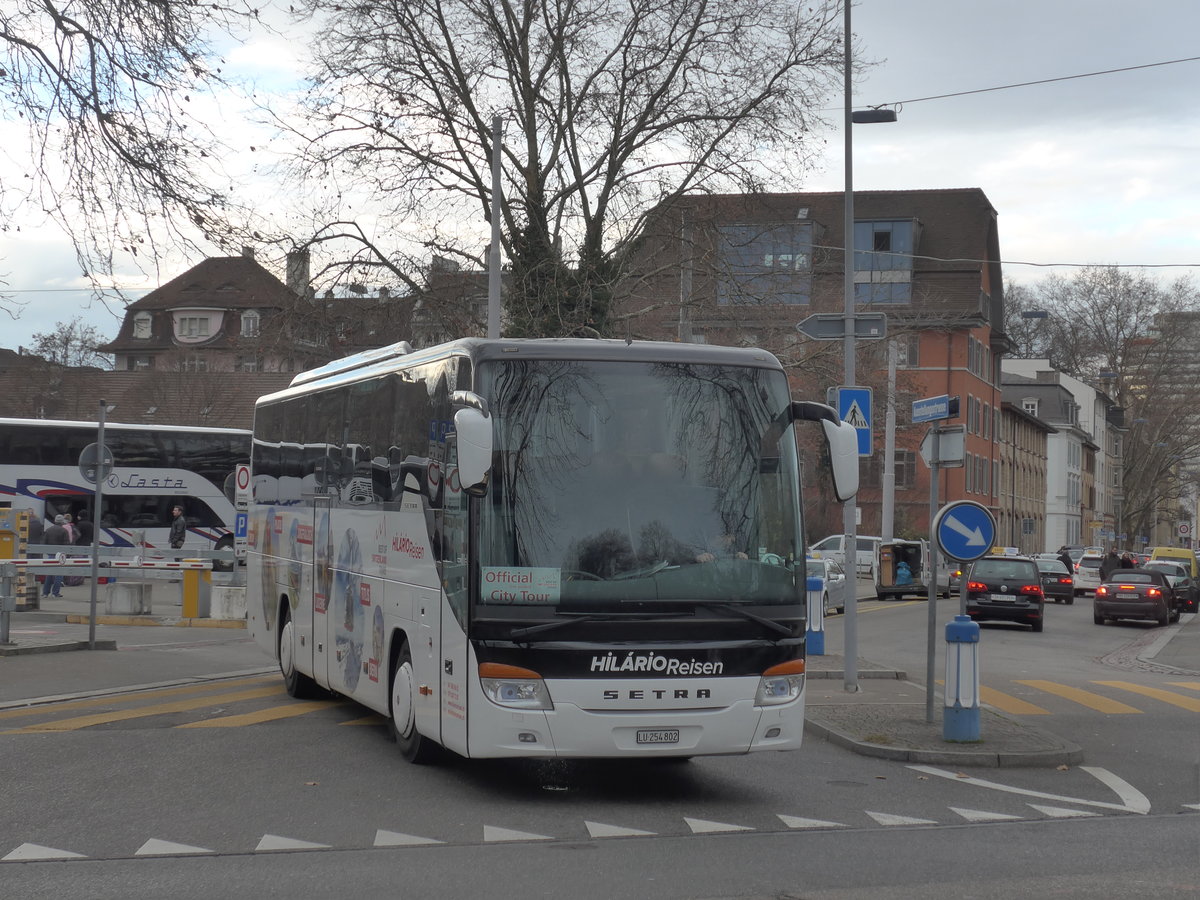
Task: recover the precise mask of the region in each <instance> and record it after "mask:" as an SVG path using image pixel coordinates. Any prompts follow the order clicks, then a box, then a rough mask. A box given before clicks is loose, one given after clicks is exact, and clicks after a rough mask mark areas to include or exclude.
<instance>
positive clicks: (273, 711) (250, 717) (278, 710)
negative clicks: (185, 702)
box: [175, 700, 342, 728]
mask: <svg viewBox="0 0 1200 900" xmlns="http://www.w3.org/2000/svg"><path fill="white" fill-rule="evenodd" d="M341 705H342V704H341V703H336V704H331V703H330V702H329V701H328V700H313V701H310V702H308V703H290V704H288V705H287V706H272V707H270V708H268V709H260V710H258V711H257V712H248V713H242V714H241V715H237V716H220V717H218V718H215V719H205V720H204V721H202V722H187V723H186V724H183V725H176V726H175V727H176V728H241V727H242V726H244V725H258V724H259V723H260V722H274V721H277V720H278V719H291V718H294V717H295V716H304V715H308V714H309V713H310V712H316V711H317V710H318V709H328V708H330V706H341Z"/></svg>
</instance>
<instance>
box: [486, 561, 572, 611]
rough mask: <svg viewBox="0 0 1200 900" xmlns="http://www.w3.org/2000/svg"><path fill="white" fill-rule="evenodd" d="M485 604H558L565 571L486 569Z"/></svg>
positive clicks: (547, 568)
mask: <svg viewBox="0 0 1200 900" xmlns="http://www.w3.org/2000/svg"><path fill="white" fill-rule="evenodd" d="M480 577H481V578H482V580H483V598H484V602H485V603H557V602H558V601H559V598H560V597H561V596H562V570H560V569H554V568H550V567H549V566H484V567H483V569H482V570H481V572H480Z"/></svg>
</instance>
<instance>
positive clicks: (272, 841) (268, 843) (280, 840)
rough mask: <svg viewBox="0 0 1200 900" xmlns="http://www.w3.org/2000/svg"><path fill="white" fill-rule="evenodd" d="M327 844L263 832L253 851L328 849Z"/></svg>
mask: <svg viewBox="0 0 1200 900" xmlns="http://www.w3.org/2000/svg"><path fill="white" fill-rule="evenodd" d="M328 849H329V845H328V844H313V843H310V842H309V841H298V840H296V839H295V838H289V837H280V836H279V835H277V834H264V835H263V836H262V840H261V841H259V842H258V846H257V847H255V848H254V850H255V852H256V853H257V852H261V851H264V850H328Z"/></svg>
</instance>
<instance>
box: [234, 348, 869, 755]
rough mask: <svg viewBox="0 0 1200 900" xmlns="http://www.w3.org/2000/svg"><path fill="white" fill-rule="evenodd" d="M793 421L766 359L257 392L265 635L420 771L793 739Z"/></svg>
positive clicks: (445, 370)
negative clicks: (443, 754)
mask: <svg viewBox="0 0 1200 900" xmlns="http://www.w3.org/2000/svg"><path fill="white" fill-rule="evenodd" d="M798 420H813V421H820V422H821V425H822V426H823V432H824V437H825V441H826V443H827V445H828V448H829V451H830V453H829V457H830V459H831V460H832V468H833V483H834V493H835V494H836V496H837V497H838V498H839V499H847V498H848V497H849V496H852V495H853V493H854V492H855V491H856V490H857V485H858V456H857V442H856V438H855V432H854V429H853V428H852V427H851V426H849V425H847V424H845V423H842V422H840V421H839V420H838V418H837V414H836V413H835V412H834V411H833V410H832V409H830V408H829V407H828V406H825V405H823V404H819V403H806V402H794V401H792V399H791V397H790V394H789V389H788V380H787V376H786V374H785V373H784V370H783V368H782V366H781V365H780V363H779V362H778V360H776V359H775V357H773V356H772V355H771V354H769V353H767V352H765V351H762V350H745V349H733V348H724V347H709V346H703V345H696V344H667V343H645V342H632V343H627V342H625V341H596V340H481V339H466V340H461V341H456V342H452V343H449V344H445V345H442V346H439V347H433V348H429V349H425V350H420V351H415V352H414V351H412V350H411V348H409V347H408V345H407V344H403V343H402V344H398V345H394V346H391V347H385V348H381V349H379V350H374V351H369V352H367V353H363V354H361V355H358V356H352V357H348V358H346V359H344V360H340V361H337V362H333V363H330V364H329V365H327V366H324V367H322V368H319V369H315V370H313V371H310V372H305V373H301V374H300V375H297V376H296V378H295V379H294V380H293V382H292V384H291V386H290V387H289V388H287V389H286V390H283V391H280V392H278V393H275V394H271V395H269V396H266V397H263V398H261V399H260V400H259V401H258V404H257V407H256V411H255V419H254V446H253V460H252V469H253V473H254V498H253V501H252V504H251V516H250V528H249V535H248V552H247V567H248V571H247V583H248V595H247V596H248V607H249V628H250V630H251V632H252V634H253V635H254V638H255V639H256V640H257V641H258V642H259V643H260V644H261V645H262V646H263V648H264V649H265V650H266V651H267V652H269V653H271V654H273V655H274V656H276V658H278V660H279V665H280V668H281V670H282V673H283V677H284V679H285V682H286V685H287V688H288V690H289V692H290V693H292V694H293V695H294V696H303V695H307V694H310V693H312V692H314V691H315V690H316V689H318V688H322V689H328V690H331V691H334V692H336V693H338V694H341V695H344V696H346V697H349V698H351V699H353V700H355V701H357V702H359V703H361V704H363V705H365V706H367V707H370V708H371V709H373V710H376V711H377V712H379V713H381V714H382V715H384V716H387V717H388V718H389V719H390V720H391V723H392V731H393V732H394V735H395V738H396V740H397V742H398V743H399V745H400V748H401V750H402V752H403V754H404V756H405V757H406V758H408V759H410V760H413V761H421V760H423V759H426V758H428V757H429V756H430V755H431V754H432V753H434V752H435V751H436V750H437V748H438V747H444V748H447V749H449V750H452V751H454V752H455V753H458V754H461V755H462V756H466V757H503V756H510V757H512V756H521V757H639V756H647V757H648V756H660V757H661V756H675V757H687V756H696V755H704V754H728V753H745V752H748V751H756V750H786V749H793V748H796V747H798V746H800V741H801V737H802V734H803V729H804V681H805V671H804V665H805V631H806V623H805V596H806V592H805V588H806V582H805V566H804V558H805V554H804V543H805V542H804V531H803V518H802V515H801V496H800V474H799V469H800V467H799V460H798V452H797V443H796V440H795V438H794V435H793V431H792V426H793V424H794V423H795V422H797V421H798Z"/></svg>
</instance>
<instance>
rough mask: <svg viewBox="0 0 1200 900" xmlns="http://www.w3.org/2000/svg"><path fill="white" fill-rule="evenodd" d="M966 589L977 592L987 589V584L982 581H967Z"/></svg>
mask: <svg viewBox="0 0 1200 900" xmlns="http://www.w3.org/2000/svg"><path fill="white" fill-rule="evenodd" d="M967 590H968V591H974V592H975V593H977V594H978V593H983V592H985V591H986V590H987V585H986V584H984V583H983V582H982V581H968V582H967Z"/></svg>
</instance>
